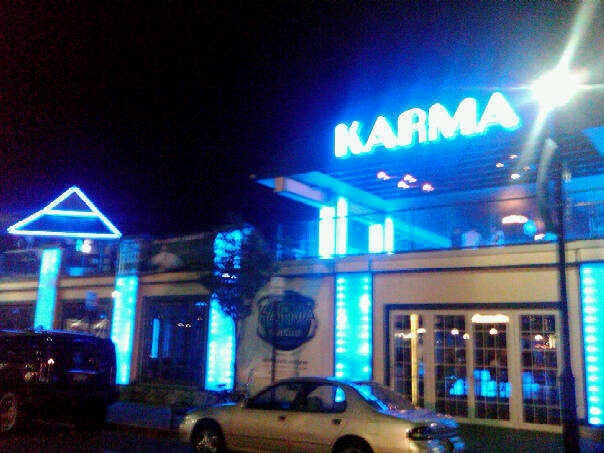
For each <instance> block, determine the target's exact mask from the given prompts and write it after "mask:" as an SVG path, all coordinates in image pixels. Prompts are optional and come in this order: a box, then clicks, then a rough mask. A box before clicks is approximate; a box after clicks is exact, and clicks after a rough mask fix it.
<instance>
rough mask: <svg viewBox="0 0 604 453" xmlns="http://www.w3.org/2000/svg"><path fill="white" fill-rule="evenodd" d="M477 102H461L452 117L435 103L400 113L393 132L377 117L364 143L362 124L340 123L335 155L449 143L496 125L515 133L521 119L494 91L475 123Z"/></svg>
mask: <svg viewBox="0 0 604 453" xmlns="http://www.w3.org/2000/svg"><path fill="white" fill-rule="evenodd" d="M478 114H479V112H478V103H477V101H476V99H474V98H465V99H463V100H462V101H461V102H460V103H459V105H458V106H457V109H456V110H455V113H454V114H453V116H451V114H450V113H449V111H448V110H447V109H446V107H445V106H443V105H442V104H438V103H437V104H434V105H432V106H431V107H430V108H429V109H428V112H427V113H426V111H425V110H422V109H420V108H412V109H409V110H405V111H404V112H402V113H401V114H400V115H399V116H398V118H397V124H396V125H397V130H396V131H395V130H393V128H392V126H391V125H390V123H389V121H388V119H387V118H386V117H384V116H378V117H377V118H376V120H375V122H374V124H373V127H372V128H371V132H370V134H369V136H368V137H367V140H366V141H365V142H364V143H363V140H362V139H361V137H360V135H359V133H360V129H361V123H360V122H359V121H353V122H352V123H351V124H350V126H348V125H346V124H344V123H340V124H338V125H337V126H336V128H335V156H336V157H338V158H345V157H348V156H349V155H359V154H365V153H370V152H372V151H374V150H375V149H376V148H378V147H380V146H382V147H384V148H386V149H395V148H399V147H410V146H413V145H415V144H418V143H426V142H436V141H438V140H440V139H441V138H445V139H447V140H452V139H454V138H456V137H458V136H460V135H461V136H465V137H468V136H472V135H476V134H484V133H485V132H487V131H488V129H490V128H491V127H495V126H499V127H502V128H503V129H506V130H514V129H516V128H518V126H519V125H520V118H519V117H518V115H517V114H516V112H515V111H514V109H513V108H512V106H511V105H510V104H509V103H508V101H507V100H506V99H505V97H504V96H503V94H501V93H498V92H495V93H493V94H492V95H491V97H490V98H489V101H488V102H487V105H486V107H485V109H484V111H483V113H482V116H481V117H480V121H479V120H478Z"/></svg>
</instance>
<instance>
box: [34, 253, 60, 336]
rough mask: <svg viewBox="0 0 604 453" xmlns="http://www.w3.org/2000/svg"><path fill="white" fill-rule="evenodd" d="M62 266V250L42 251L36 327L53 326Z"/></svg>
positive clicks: (50, 327) (45, 327)
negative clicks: (58, 281) (58, 278)
mask: <svg viewBox="0 0 604 453" xmlns="http://www.w3.org/2000/svg"><path fill="white" fill-rule="evenodd" d="M60 268H61V250H60V249H45V250H44V251H43V252H42V263H41V265H40V281H39V283H38V300H37V302H36V313H35V316H34V328H42V329H52V328H53V323H54V318H55V304H56V300H57V277H58V276H59V269H60Z"/></svg>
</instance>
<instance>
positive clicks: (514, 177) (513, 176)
mask: <svg viewBox="0 0 604 453" xmlns="http://www.w3.org/2000/svg"><path fill="white" fill-rule="evenodd" d="M510 179H513V180H514V181H515V180H517V179H520V173H512V174H511V175H510Z"/></svg>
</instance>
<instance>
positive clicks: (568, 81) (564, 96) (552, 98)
mask: <svg viewBox="0 0 604 453" xmlns="http://www.w3.org/2000/svg"><path fill="white" fill-rule="evenodd" d="M586 80H587V71H571V70H570V69H569V68H568V67H566V66H564V65H563V64H559V65H558V66H557V67H556V68H554V69H552V70H551V71H548V72H546V73H545V74H543V75H542V76H541V77H539V78H538V79H537V80H535V81H534V82H533V84H532V85H531V91H532V94H533V98H534V99H535V100H536V101H537V102H538V103H539V106H540V108H541V110H542V111H543V110H544V111H547V112H549V111H551V110H553V109H555V108H557V107H561V106H563V105H565V104H566V103H568V101H569V100H570V99H571V98H572V97H573V96H574V95H575V94H576V93H577V92H578V91H579V90H580V89H581V88H582V86H583V84H584V83H585V82H586Z"/></svg>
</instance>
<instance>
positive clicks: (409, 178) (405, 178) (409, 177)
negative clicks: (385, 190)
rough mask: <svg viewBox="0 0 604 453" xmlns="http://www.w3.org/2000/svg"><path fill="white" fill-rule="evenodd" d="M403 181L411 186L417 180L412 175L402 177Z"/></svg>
mask: <svg viewBox="0 0 604 453" xmlns="http://www.w3.org/2000/svg"><path fill="white" fill-rule="evenodd" d="M403 181H405V182H408V183H409V184H413V183H414V182H417V178H416V177H415V176H413V175H410V174H406V175H405V176H403Z"/></svg>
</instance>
